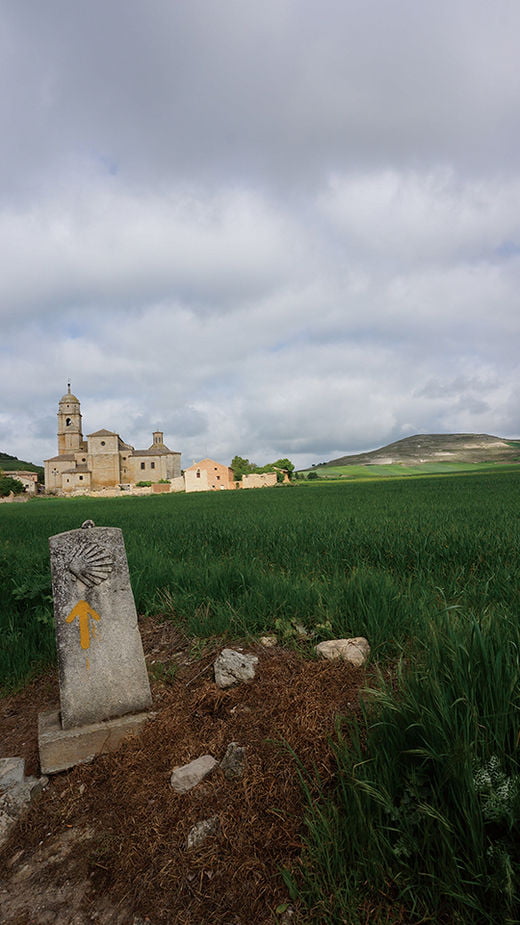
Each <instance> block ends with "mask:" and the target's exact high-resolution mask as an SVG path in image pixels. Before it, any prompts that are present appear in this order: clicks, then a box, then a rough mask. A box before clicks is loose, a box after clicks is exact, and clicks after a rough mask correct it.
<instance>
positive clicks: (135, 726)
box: [38, 710, 155, 774]
mask: <svg viewBox="0 0 520 925" xmlns="http://www.w3.org/2000/svg"><path fill="white" fill-rule="evenodd" d="M154 715H155V714H153V713H131V714H128V715H126V716H117V717H116V718H115V719H108V720H105V721H104V722H102V723H91V724H90V725H88V726H78V727H77V728H74V729H62V727H61V721H60V713H59V710H49V711H47V712H45V713H40V714H39V716H38V748H39V751H40V767H41V773H42V774H56V773H57V772H58V771H65V770H66V769H67V768H73V767H74V766H75V765H76V764H82V763H84V762H86V761H91V760H92V759H93V758H94V757H95V756H96V755H100V754H102V753H103V752H112V751H114V750H115V749H116V748H117V747H118V746H119V745H120V744H121V742H122V741H123V740H124V739H126V738H128V737H129V736H133V735H136V734H137V733H138V732H140V731H141V729H142V728H143V726H144V725H145V723H146V721H147V720H149V719H151V718H152V717H153V716H154Z"/></svg>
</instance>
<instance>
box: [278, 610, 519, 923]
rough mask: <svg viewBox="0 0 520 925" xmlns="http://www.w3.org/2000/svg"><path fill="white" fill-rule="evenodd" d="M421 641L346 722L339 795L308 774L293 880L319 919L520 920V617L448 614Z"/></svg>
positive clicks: (339, 752) (340, 742) (340, 743)
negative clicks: (381, 912)
mask: <svg viewBox="0 0 520 925" xmlns="http://www.w3.org/2000/svg"><path fill="white" fill-rule="evenodd" d="M420 649H422V651H418V652H416V657H415V658H414V659H413V660H406V661H405V660H404V659H403V660H401V662H400V665H399V670H398V672H397V677H396V679H394V680H393V683H392V684H391V685H390V684H389V683H387V682H385V681H384V680H383V679H381V681H380V683H379V684H378V685H377V687H375V688H374V689H373V690H371V691H370V692H368V694H367V700H365V702H364V708H363V716H362V719H361V721H358V720H351V721H349V720H345V721H344V722H343V724H342V727H340V728H339V729H338V734H337V741H336V745H335V761H336V768H337V774H336V778H335V782H334V785H333V788H332V791H331V790H330V789H328V790H326V791H324V790H323V788H321V787H320V785H319V781H318V782H316V781H314V782H312V781H310V780H309V778H308V775H307V772H305V771H304V770H302V772H301V773H302V781H303V784H304V790H305V793H306V796H307V800H308V810H307V835H306V848H305V852H304V859H303V866H302V869H301V872H300V875H299V877H297V876H296V877H295V875H289V874H286V877H287V882H288V883H289V885H290V887H291V889H292V891H293V894H294V895H300V897H301V898H302V899H303V900H304V902H305V903H306V904H307V905H308V906H309V908H310V909H311V910H312V918H313V920H315V921H317V922H323V923H340V922H349V923H350V922H353V923H354V922H356V921H358V917H359V921H361V912H360V910H365V913H366V909H367V908H369V907H370V905H376V906H377V905H381V904H382V906H383V908H385V907H386V908H387V909H388V908H389V907H390V906H392V905H393V904H395V903H397V904H398V906H399V907H400V908H401V909H403V908H404V909H405V910H406V918H405V919H403V921H406V922H410V923H412V922H419V921H421V922H423V921H428V922H449V923H452V922H460V923H470V922H474V923H480V922H489V923H512V922H518V921H519V918H518V914H519V911H520V910H519V906H518V903H519V899H520V894H519V889H520V855H519V836H520V762H519V752H518V746H519V733H520V627H519V621H518V619H515V620H512V619H511V618H510V617H509V616H508V615H507V613H506V612H505V611H504V610H503V609H502V608H498V609H496V610H494V611H493V612H489V613H487V614H484V615H483V616H481V617H479V618H477V617H475V616H473V615H469V614H465V613H463V612H462V611H460V610H457V609H455V610H453V609H451V610H445V611H444V612H443V613H438V614H437V615H436V617H435V618H434V619H433V620H432V621H431V622H430V623H429V625H428V629H427V632H425V633H424V635H423V639H422V644H421V647H420ZM316 785H317V786H316ZM316 789H317V790H318V793H319V792H320V791H321V796H319V797H318V798H317V799H316V796H315V794H316ZM382 898H384V900H385V901H384V902H383V903H382ZM371 920H372V921H374V919H371ZM381 920H383V919H381Z"/></svg>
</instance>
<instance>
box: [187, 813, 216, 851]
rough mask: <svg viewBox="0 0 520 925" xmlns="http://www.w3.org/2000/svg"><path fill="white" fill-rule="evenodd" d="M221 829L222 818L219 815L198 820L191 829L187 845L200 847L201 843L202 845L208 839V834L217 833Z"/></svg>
mask: <svg viewBox="0 0 520 925" xmlns="http://www.w3.org/2000/svg"><path fill="white" fill-rule="evenodd" d="M219 831H220V820H219V818H218V816H211V817H210V818H209V819H203V820H202V822H197V824H196V825H194V826H193V828H192V829H190V831H189V833H188V838H187V840H186V847H187V848H198V847H199V845H202V843H203V842H204V841H206V838H207V837H208V835H217V834H218V832H219Z"/></svg>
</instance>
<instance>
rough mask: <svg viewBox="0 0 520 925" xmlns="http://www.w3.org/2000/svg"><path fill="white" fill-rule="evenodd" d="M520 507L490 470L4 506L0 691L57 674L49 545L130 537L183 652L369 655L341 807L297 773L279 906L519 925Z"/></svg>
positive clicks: (134, 558) (340, 744) (149, 608)
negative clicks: (364, 905)
mask: <svg viewBox="0 0 520 925" xmlns="http://www.w3.org/2000/svg"><path fill="white" fill-rule="evenodd" d="M370 468H372V467H370ZM519 502H520V471H517V470H510V469H506V468H504V469H498V468H497V467H493V469H491V470H490V471H487V472H481V473H478V474H477V473H474V474H472V475H469V476H466V475H458V476H457V477H446V478H438V477H437V478H435V477H429V478H426V477H424V478H421V479H391V480H385V481H370V482H365V481H359V482H345V481H344V482H343V483H341V482H339V483H332V484H330V483H329V484H326V485H320V484H319V483H318V484H314V485H312V486H311V485H310V484H309V485H302V486H296V487H293V488H274V489H265V490H262V491H251V492H221V493H214V494H213V493H211V494H209V493H208V494H200V495H170V496H157V497H153V496H151V497H145V498H120V499H119V498H118V499H112V500H104V501H103V500H97V499H96V500H94V499H90V498H89V499H87V498H85V499H81V498H80V499H69V500H61V499H48V500H47V499H46V500H37V501H34V502H29V503H28V504H25V505H4V506H2V508H0V536H1V539H0V569H1V572H0V575H1V579H2V580H1V582H0V633H1V638H2V648H1V650H0V678H1V679H2V682H3V684H4V690H7V689H8V688H11V687H12V686H13V685H16V684H21V683H23V682H24V681H25V680H26V679H27V678H28V677H29V676H30V674H31V672H34V671H35V670H37V669H38V667H39V666H42V665H45V664H48V663H50V662H51V661H52V659H53V657H54V635H53V626H52V615H51V600H50V575H49V565H48V549H47V539H48V536H49V535H50V534H53V533H58V532H61V531H63V530H67V529H72V528H75V527H78V526H80V524H81V523H82V522H83V521H84V520H85V519H87V518H91V519H93V520H94V521H95V523H96V524H97V525H105V524H106V525H111V526H119V527H121V528H122V529H123V533H124V536H125V542H126V547H127V553H128V559H129V565H130V574H131V577H132V584H133V589H134V594H135V597H136V603H137V608H138V611H139V612H140V613H142V614H156V613H162V614H165V615H167V616H168V617H169V618H170V619H171V620H172V621H173V622H174V623H176V624H178V625H179V626H180V627H182V629H183V630H184V631H185V632H186V633H187V634H188V635H189V636H192V637H200V638H206V637H211V636H215V635H218V636H220V637H224V638H226V637H227V638H229V639H236V638H242V639H243V638H247V636H248V635H253V636H256V635H258V634H260V633H264V632H276V633H277V634H278V635H279V637H281V639H282V640H284V641H285V642H287V644H293V643H294V644H296V645H298V646H299V647H300V648H301V649H302V650H303V651H307V652H308V654H309V656H310V654H311V648H312V644H314V643H315V642H316V641H318V640H320V639H324V638H330V637H333V636H357V635H363V636H367V638H368V639H369V641H370V644H371V647H372V663H373V665H374V666H375V668H376V669H378V668H379V671H380V674H379V676H377V674H376V675H375V676H374V680H373V682H372V689H371V691H370V692H369V693H368V694H367V695H366V696H365V698H364V699H363V715H362V717H361V719H359V718H350V719H349V718H344V719H342V720H338V726H337V730H336V740H335V745H334V761H335V763H336V767H337V775H336V778H335V783H334V785H333V786H331V785H330V782H329V784H328V785H327V787H322V786H321V784H320V779H319V775H318V774H317V773H316V772H315V771H314V769H313V768H305V767H303V766H302V768H301V777H302V787H303V792H304V794H306V795H307V798H308V807H307V816H306V834H305V839H304V847H303V852H302V858H301V864H300V865H299V866H298V867H297V869H295V870H292V871H286V873H285V879H286V883H287V886H288V888H289V890H290V891H291V895H292V896H293V898H294V899H295V901H296V900H299V901H300V902H301V903H303V904H304V907H305V908H306V909H308V910H309V916H310V918H309V921H311V920H312V921H317V922H330V923H331V925H332V923H339V922H342V921H349V922H354V923H355V922H356V921H358V919H357V918H356V914H357V913H356V910H357V909H359V908H360V904H361V897H362V896H363V897H365V900H366V892H367V889H368V887H367V884H369V885H370V887H369V891H370V895H371V896H373V901H374V905H373V908H374V909H375V910H379V911H378V912H377V913H376V912H374V915H373V917H372V919H371V921H374V922H375V921H381V922H383V921H385V922H391V921H396V922H397V921H402V922H408V923H412V922H419V921H425V920H428V921H436V922H437V921H438V922H450V923H451V922H461V923H462V922H475V923H477V922H489V923H493V922H503V923H504V925H505V923H512V922H517V921H519V919H518V888H519V870H520V859H519V855H518V843H519V838H518V835H519V824H520V767H519V761H518V758H519V755H518V748H519V722H518V716H519V707H520V695H519V682H520V661H519V659H520V657H519V653H520V618H519V603H520V593H519V588H520V564H519V560H518V549H519V541H520V518H519ZM300 624H301V625H302V626H303V627H304V628H305V629H306V631H307V632H308V634H309V635H310V634H312V638H311V640H309V641H307V642H305V641H304V642H301V641H299V640H298V625H300ZM389 908H392V909H394V910H401V911H400V912H399V916H400V917H399V916H398V915H397V913H395V917H394V918H389V917H388V909H389ZM497 909H498V910H499V911H498V912H497ZM377 915H379V916H380V917H379V919H378V918H377ZM385 916H386V917H385ZM359 921H361V919H359Z"/></svg>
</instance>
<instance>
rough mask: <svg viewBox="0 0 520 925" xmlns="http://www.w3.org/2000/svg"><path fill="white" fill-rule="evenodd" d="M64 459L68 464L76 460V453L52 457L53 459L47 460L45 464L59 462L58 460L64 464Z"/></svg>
mask: <svg viewBox="0 0 520 925" xmlns="http://www.w3.org/2000/svg"><path fill="white" fill-rule="evenodd" d="M64 459H66V460H67V462H68V461H69V460H71V459H76V457H75V456H74V453H61V455H60V456H51V458H50V459H46V460H45V462H58V460H60V462H62V461H63V460H64Z"/></svg>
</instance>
